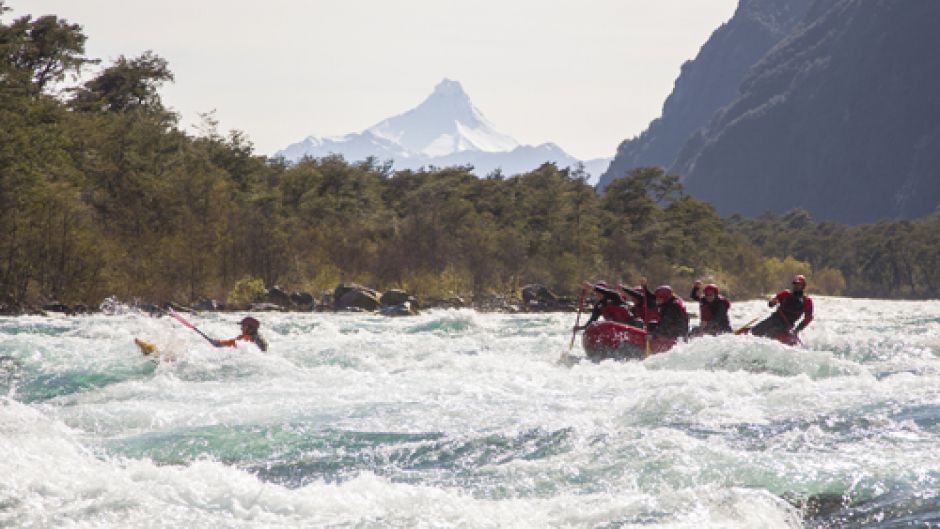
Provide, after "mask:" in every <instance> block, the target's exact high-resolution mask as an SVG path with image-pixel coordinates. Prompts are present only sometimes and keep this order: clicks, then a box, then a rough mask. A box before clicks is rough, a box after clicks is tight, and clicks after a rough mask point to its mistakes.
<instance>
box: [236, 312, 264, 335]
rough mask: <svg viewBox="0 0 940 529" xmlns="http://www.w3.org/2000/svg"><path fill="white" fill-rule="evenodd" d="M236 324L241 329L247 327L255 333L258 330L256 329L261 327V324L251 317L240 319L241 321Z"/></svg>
mask: <svg viewBox="0 0 940 529" xmlns="http://www.w3.org/2000/svg"><path fill="white" fill-rule="evenodd" d="M238 324H239V325H241V326H242V327H248V328H249V329H254V330H256V331H257V330H258V327H261V322H260V321H258V320H256V319H254V318H252V317H251V316H247V317H245V318H244V319H242V321H240V322H238Z"/></svg>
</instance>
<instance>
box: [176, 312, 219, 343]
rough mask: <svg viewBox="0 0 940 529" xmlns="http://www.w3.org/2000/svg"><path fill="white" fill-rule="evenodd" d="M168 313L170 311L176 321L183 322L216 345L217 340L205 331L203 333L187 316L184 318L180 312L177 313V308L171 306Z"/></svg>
mask: <svg viewBox="0 0 940 529" xmlns="http://www.w3.org/2000/svg"><path fill="white" fill-rule="evenodd" d="M167 313H168V314H169V315H170V316H172V317H173V318H175V319H176V321H178V322H180V323H182V324H183V326H184V327H189V328H190V329H192V330H194V331H196V332H197V333H199V336H202V337H203V338H205V339H206V340H207V341H208V342H209V343H211V344H212V345H215V340H213V339H212V338H209V337H208V336H206V335H205V333H203V332H202V331H200V330H199V329H197V328H196V326H195V325H193V324H192V323H189V322H188V321H186V319H185V318H183V317H182V316H180V315H179V314H177V312H176V311H175V310H173V307H170V308H169V309H168V310H167Z"/></svg>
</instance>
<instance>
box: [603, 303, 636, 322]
mask: <svg viewBox="0 0 940 529" xmlns="http://www.w3.org/2000/svg"><path fill="white" fill-rule="evenodd" d="M601 316H603V317H604V319H605V320H610V321H616V322H620V323H627V322H629V321H630V320H631V319H633V318H632V316H631V315H630V311H629V310H628V309H627V306H626V305H618V304H616V303H614V302H610V301H608V302H606V303H604V306H603V307H602V308H601Z"/></svg>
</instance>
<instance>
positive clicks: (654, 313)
mask: <svg viewBox="0 0 940 529" xmlns="http://www.w3.org/2000/svg"><path fill="white" fill-rule="evenodd" d="M620 291H621V292H622V293H623V295H624V296H626V297H629V298H630V300H631V301H632V302H633V308H632V309H631V313H632V315H633V318H634V320H635V322H637V323H639V324H641V325H639V326H642V327H644V328H646V329H652V328H653V327H655V326H656V324H657V323H659V310H658V308H657V306H656V295H655V294H653V292H651V291H650V289H649V286H648V283H647V281H646V278H645V277H641V278H640V284H639V285H637V286H636V287H632V288H631V287H628V286H625V285H620Z"/></svg>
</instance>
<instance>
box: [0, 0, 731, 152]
mask: <svg viewBox="0 0 940 529" xmlns="http://www.w3.org/2000/svg"><path fill="white" fill-rule="evenodd" d="M736 4H737V0H579V1H567V0H565V1H552V0H462V1H450V0H398V1H396V0H308V1H302V0H293V1H291V0H262V1H257V0H253V1H247V0H187V1H182V0H161V1H159V2H154V1H152V0H151V1H146V2H144V1H140V0H7V6H8V7H12V8H13V12H12V13H7V14H6V15H5V16H4V21H6V22H9V21H10V20H12V18H13V17H19V16H21V15H23V14H27V13H28V14H32V15H34V16H39V15H44V14H56V15H58V16H60V17H62V18H65V19H67V20H68V21H69V22H73V23H78V24H81V25H82V26H83V27H84V29H85V34H86V35H87V36H88V42H87V47H86V52H87V54H88V55H89V56H91V57H96V58H100V59H103V60H104V63H103V65H106V64H110V62H111V61H113V60H114V59H116V58H117V57H118V56H120V55H125V56H127V57H129V58H131V57H136V56H138V55H139V54H140V53H142V52H144V51H146V50H153V51H154V52H155V53H156V54H157V55H159V56H161V57H163V58H165V59H166V60H167V61H169V66H170V69H171V71H172V72H173V73H174V75H175V76H176V82H175V83H173V84H171V85H167V86H165V87H164V88H163V90H162V91H161V94H162V95H163V99H164V103H165V104H167V105H168V106H170V107H171V108H173V109H174V110H176V111H177V112H179V113H180V115H181V117H182V123H183V125H186V126H189V125H191V124H194V123H196V122H198V120H199V117H198V115H199V113H203V112H208V111H211V110H215V111H216V118H217V119H218V120H219V121H220V128H221V129H222V131H223V132H224V131H227V130H230V129H238V130H242V131H244V132H246V133H247V134H248V136H249V138H251V140H252V142H254V145H255V148H256V151H257V152H258V153H260V154H271V153H273V152H274V151H277V150H279V149H281V148H284V147H286V146H287V145H288V144H290V143H294V142H296V141H300V140H302V139H303V138H305V137H307V136H309V135H315V136H332V135H340V134H346V133H349V132H358V131H360V130H362V129H365V128H367V127H370V126H372V125H374V124H375V123H377V122H379V121H381V120H382V119H385V118H387V117H391V116H393V115H396V114H399V113H401V112H404V111H406V110H408V109H410V108H412V107H414V106H415V105H417V104H418V103H420V102H421V101H422V100H423V99H424V98H425V97H426V96H427V95H428V94H430V93H431V90H432V89H433V88H434V85H436V84H437V83H438V82H439V81H440V80H441V79H442V78H445V77H447V78H450V79H453V80H456V81H459V82H460V83H461V84H462V85H463V87H464V89H465V90H466V91H467V93H468V94H469V95H470V98H471V99H472V100H473V102H474V104H476V106H477V107H478V108H479V109H480V110H481V111H482V112H483V114H484V115H485V116H486V117H487V119H489V120H490V122H492V123H493V125H494V126H495V127H496V128H497V129H498V130H500V131H501V132H504V133H506V134H509V135H511V136H513V137H514V138H516V139H517V140H518V141H520V142H521V143H527V144H538V143H542V142H545V141H553V142H555V143H557V144H558V145H560V146H561V147H562V148H564V149H565V150H567V151H568V152H569V153H571V154H573V155H574V156H577V157H580V158H584V159H586V158H594V157H601V156H612V155H613V154H614V152H615V150H616V147H617V144H619V143H620V141H622V140H623V139H626V138H628V137H632V136H635V135H636V134H638V133H639V132H641V131H642V130H643V129H644V128H646V126H647V124H648V123H649V121H650V120H651V119H653V118H655V117H657V116H658V115H659V113H660V110H661V108H662V104H663V101H664V100H665V98H666V96H667V95H668V94H669V92H670V91H671V89H672V84H673V82H674V81H675V78H676V76H677V75H678V74H679V67H680V66H681V65H682V63H683V62H684V61H686V60H689V59H691V58H693V57H694V56H695V54H696V53H697V52H698V49H699V48H700V47H701V45H702V44H704V43H705V41H706V40H707V38H708V36H709V35H710V34H711V33H712V31H714V30H715V29H716V28H717V27H718V26H719V25H721V24H722V23H723V22H725V21H727V20H728V19H729V18H730V17H731V15H732V13H733V12H734V8H735V6H736Z"/></svg>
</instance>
